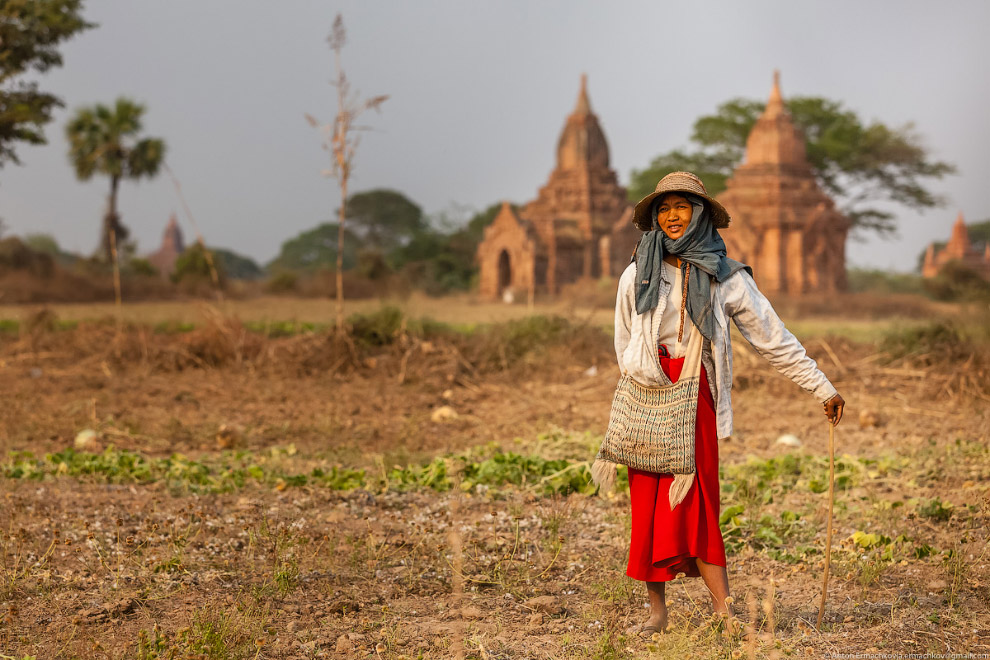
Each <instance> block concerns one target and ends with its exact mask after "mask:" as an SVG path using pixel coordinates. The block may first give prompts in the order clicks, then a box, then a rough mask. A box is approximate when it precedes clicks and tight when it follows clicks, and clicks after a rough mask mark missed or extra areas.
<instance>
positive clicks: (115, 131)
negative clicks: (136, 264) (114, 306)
mask: <svg viewBox="0 0 990 660" xmlns="http://www.w3.org/2000/svg"><path fill="white" fill-rule="evenodd" d="M144 111H145V108H144V106H143V105H141V104H139V103H135V102H134V101H131V100H130V99H126V98H118V99H117V102H116V103H115V105H114V106H113V107H112V108H111V107H108V106H105V105H102V104H97V105H95V106H93V107H91V108H80V109H79V110H77V111H76V114H75V116H74V117H73V118H72V119H71V120H70V121H69V123H68V125H66V129H65V133H66V137H68V140H69V159H70V160H71V161H72V165H73V167H75V170H76V176H77V177H78V178H79V179H80V180H82V181H88V180H89V179H90V178H92V176H93V175H94V174H105V175H107V176H109V177H110V197H109V204H108V208H107V212H106V215H105V216H104V219H103V231H102V233H101V243H102V247H103V252H104V255H105V257H106V259H107V261H110V260H111V252H112V241H114V240H116V242H118V243H119V242H121V241H123V240H124V239H126V238H127V235H128V231H127V229H126V228H125V227H124V226H123V225H122V224H121V223H120V216H119V215H118V214H117V188H118V187H119V185H120V182H121V180H122V179H133V180H137V179H140V178H142V177H148V178H151V177H153V176H155V175H156V174H157V173H158V168H159V167H160V166H161V164H162V161H163V160H164V158H165V143H164V142H163V141H162V140H161V139H158V138H141V139H139V138H138V135H139V133H140V132H141V117H142V115H144Z"/></svg>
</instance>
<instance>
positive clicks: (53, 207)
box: [0, 0, 990, 270]
mask: <svg viewBox="0 0 990 660" xmlns="http://www.w3.org/2000/svg"><path fill="white" fill-rule="evenodd" d="M936 4H937V3H932V2H927V1H926V2H906V1H903V0H902V1H898V2H864V1H856V2H853V1H836V0H832V1H829V2H820V3H813V2H793V1H780V2H770V1H753V0H749V1H747V2H739V1H738V0H726V1H723V2H691V3H672V2H660V1H653V2H616V1H613V2H608V3H605V2H590V1H589V2H576V1H573V0H572V1H564V0H555V1H550V0H526V1H523V0H519V1H503V2H494V1H489V2H480V1H479V2H474V1H470V0H419V1H417V2H399V1H398V0H396V1H393V2H384V1H372V0H355V1H353V2H318V1H315V0H314V1H303V0H282V1H280V2H271V1H270V0H250V1H248V0H169V2H162V1H152V0H88V2H86V8H85V15H86V17H87V18H88V19H89V20H91V21H93V22H96V23H98V24H99V27H97V28H95V29H92V30H89V31H87V32H84V33H82V34H81V35H80V36H77V37H76V38H75V39H73V40H72V41H71V42H69V43H68V44H66V45H65V46H64V48H63V54H64V57H65V66H64V67H63V68H61V69H58V70H55V71H53V72H51V73H49V74H48V75H46V76H44V77H43V79H42V84H43V88H44V89H46V90H48V91H51V92H53V93H55V94H57V95H59V96H61V97H62V98H63V99H64V100H65V102H66V106H67V107H66V108H65V109H64V110H62V111H60V112H58V113H57V114H56V117H55V121H54V122H53V123H52V124H50V125H49V126H48V128H47V130H46V132H47V136H48V139H49V144H48V145H47V146H44V147H31V146H21V147H19V148H18V152H19V154H20V156H21V159H22V161H23V165H22V166H20V167H16V166H13V165H8V166H7V167H6V168H4V169H2V170H0V217H2V218H3V219H4V220H5V222H6V223H7V225H8V226H9V227H10V230H11V231H12V232H14V233H19V234H24V233H31V232H46V233H51V234H54V235H55V236H56V237H57V238H58V240H59V242H60V244H61V245H62V246H63V247H65V248H67V249H70V250H76V251H81V252H86V253H88V252H91V251H92V250H93V249H94V248H95V247H96V245H97V239H98V231H99V227H100V217H101V214H102V212H103V209H104V206H105V198H106V194H107V190H108V188H109V184H108V182H107V181H106V180H105V179H103V178H95V179H93V180H91V181H90V182H87V183H81V182H78V181H77V180H76V179H75V176H74V174H73V171H72V169H71V168H70V166H69V163H68V160H67V157H66V153H67V145H66V142H65V139H64V137H63V131H64V125H65V121H66V118H67V117H68V115H69V113H70V112H71V111H72V110H73V109H74V108H76V107H79V106H82V105H88V104H93V103H97V102H102V103H110V102H112V101H113V100H114V99H115V98H117V97H118V96H120V95H126V96H130V97H132V98H134V99H137V100H138V101H141V102H143V103H145V104H147V107H148V112H147V115H146V121H145V132H146V134H147V135H150V136H160V137H163V138H164V139H165V140H166V142H167V144H168V153H167V160H168V162H169V164H170V165H171V167H172V169H173V170H174V172H175V173H176V175H177V176H178V178H179V179H180V181H181V182H182V186H183V192H184V194H185V196H186V198H187V199H188V202H189V205H190V207H191V210H192V213H193V215H194V216H195V217H196V220H197V221H198V223H199V225H200V227H201V229H202V230H203V233H204V234H205V236H206V239H207V242H208V243H210V244H212V245H218V246H224V247H229V248H231V249H234V250H236V251H238V252H241V253H243V254H246V255H249V256H251V257H253V258H255V259H257V260H258V261H259V262H265V261H267V260H269V259H271V258H272V257H273V256H275V254H276V253H277V251H278V248H279V245H280V244H281V242H282V241H284V240H286V239H288V238H290V237H292V236H294V235H295V234H297V233H298V232H300V231H302V230H305V229H309V228H311V227H313V226H315V225H316V224H318V223H319V222H323V221H326V220H328V219H330V217H331V214H332V213H333V211H334V209H336V208H337V206H338V204H339V201H340V200H339V194H338V192H337V188H336V183H335V182H334V181H333V180H331V179H327V178H325V177H323V176H321V174H320V171H321V170H322V169H324V168H326V167H328V164H329V158H328V155H327V153H326V152H325V151H323V150H322V149H321V147H320V141H319V136H318V134H317V132H316V131H315V130H314V129H312V128H311V127H310V126H309V125H308V124H307V123H306V121H305V120H304V118H303V114H304V113H307V112H308V113H311V114H313V115H315V116H316V117H318V118H320V119H323V120H327V119H329V118H331V117H332V115H333V112H334V107H335V105H334V104H335V96H334V88H333V87H331V86H330V85H329V84H328V81H329V79H330V77H331V76H332V65H333V61H332V57H331V51H330V50H329V48H328V46H327V43H326V36H327V34H328V32H329V30H330V26H331V24H332V22H333V18H334V15H335V14H336V13H337V12H338V11H340V12H342V13H343V16H344V21H345V25H346V28H347V32H348V37H349V43H348V45H347V46H346V48H345V49H344V67H345V69H346V71H347V72H348V74H349V76H350V78H351V80H352V81H353V83H354V85H355V86H356V87H357V88H358V89H359V90H360V91H361V92H362V93H363V94H364V95H365V96H371V95H377V94H389V95H390V96H391V98H390V99H389V100H388V101H387V102H386V103H385V105H384V106H383V107H382V112H381V114H375V113H371V114H369V115H368V116H367V118H366V119H367V122H366V123H367V124H369V125H371V126H372V127H374V131H372V132H368V133H365V134H364V135H363V137H362V143H361V145H360V147H359V152H358V155H357V162H356V170H355V172H354V176H353V180H352V190H353V191H360V190H367V189H371V188H376V187H387V188H394V189H396V190H399V191H401V192H403V193H404V194H406V195H407V196H409V197H410V198H411V199H412V200H414V201H415V202H417V203H418V204H420V205H421V206H422V207H423V209H424V211H426V212H427V213H437V212H440V211H445V210H448V211H449V210H451V209H456V208H461V209H463V208H464V207H469V208H473V209H481V208H484V207H485V206H487V205H489V204H491V203H493V202H495V201H498V200H502V199H508V200H512V201H516V202H526V201H528V200H530V199H532V198H533V197H535V195H536V192H537V189H538V188H539V186H541V185H543V183H544V182H545V181H546V178H547V175H548V174H549V172H550V170H551V169H552V168H553V165H554V157H555V149H556V142H557V137H558V135H559V133H560V130H561V128H562V127H563V124H564V120H565V118H566V116H567V115H568V113H570V111H571V109H572V108H573V106H574V102H575V99H576V95H577V91H578V84H579V79H580V75H581V73H582V72H586V73H587V74H588V81H589V82H588V86H589V93H590V97H591V103H592V108H593V109H594V111H595V112H596V113H597V114H598V116H599V119H600V120H601V123H602V126H603V128H604V130H605V134H606V136H607V138H608V140H609V144H610V147H611V155H612V166H613V168H614V169H615V170H616V171H617V172H618V174H619V179H620V181H621V182H622V183H623V184H625V183H628V180H629V173H630V170H631V169H632V168H642V167H644V166H645V165H647V164H648V163H649V161H650V160H651V159H652V158H653V157H654V156H655V155H657V154H659V153H661V152H664V151H667V150H670V149H672V148H675V147H683V146H686V145H687V142H688V138H689V136H690V132H691V126H692V124H693V122H694V120H695V119H696V118H697V117H698V116H700V115H702V114H706V113H710V112H712V111H713V110H714V109H715V108H716V106H717V105H718V104H719V103H721V102H723V101H725V100H727V99H729V98H732V97H737V96H743V97H749V98H760V99H762V98H765V97H766V95H767V93H768V92H769V89H770V84H771V79H772V72H773V70H774V69H775V68H779V69H780V70H781V76H782V90H783V93H784V96H785V97H787V96H788V95H815V96H825V97H828V98H832V99H837V100H841V101H842V102H844V103H845V104H846V106H847V107H848V108H850V109H852V110H854V111H855V112H857V113H858V114H859V115H860V116H861V117H862V118H863V119H864V120H870V119H879V120H881V121H883V122H885V123H887V124H889V125H893V126H901V125H904V124H906V123H908V122H913V123H914V124H915V127H916V131H917V132H918V134H920V135H921V136H922V138H923V140H924V143H925V144H926V145H927V146H928V147H929V148H930V149H931V152H932V154H933V156H934V157H935V158H938V159H942V160H947V161H949V162H952V163H954V164H956V165H957V166H958V168H959V174H958V175H956V176H953V177H949V178H946V179H944V180H942V181H941V182H936V183H935V184H933V186H932V187H933V188H934V189H935V190H936V191H938V192H940V193H942V194H944V195H945V196H946V197H947V199H948V206H947V207H945V208H942V209H936V210H933V211H928V212H926V213H925V214H923V215H919V214H915V213H912V212H908V211H903V212H901V213H900V220H901V223H900V226H901V230H900V235H899V237H898V238H897V239H895V240H887V241H881V240H877V239H874V238H870V239H869V240H857V239H856V238H852V239H850V243H849V250H848V256H849V260H850V262H851V263H852V264H853V265H859V266H863V265H868V266H872V267H878V268H895V269H899V270H908V269H910V268H913V266H914V264H915V258H916V255H917V254H918V252H920V251H921V250H922V249H923V247H924V246H925V244H927V243H928V242H929V241H931V240H935V239H945V238H946V237H948V234H949V230H950V227H951V224H952V222H953V221H954V219H955V217H956V214H957V212H958V211H959V210H962V211H963V212H964V213H965V215H966V218H967V219H968V220H970V221H977V220H983V219H986V218H988V217H990V193H988V191H987V182H988V181H990V144H988V142H990V139H988V137H990V131H988V127H987V119H986V117H987V116H988V108H990V76H988V75H987V73H986V66H987V63H988V55H990V40H988V39H987V38H986V35H985V30H986V26H987V25H990V3H988V2H984V1H982V0H974V1H972V2H953V3H951V4H947V5H945V6H944V7H938V6H936ZM120 211H121V214H122V220H123V222H124V223H125V224H126V225H127V226H128V227H130V228H131V231H132V236H133V237H134V238H136V239H137V241H138V247H139V252H141V253H146V252H149V251H152V250H154V249H156V248H157V246H158V244H159V242H160V240H161V233H162V230H163V228H164V226H165V223H166V222H167V220H168V217H169V215H170V213H172V212H173V211H175V212H176V213H177V214H179V216H180V222H182V223H183V227H184V229H185V230H186V235H187V237H190V236H191V235H192V230H191V228H190V227H189V224H188V222H187V221H186V220H185V218H184V217H183V216H182V209H181V206H180V203H179V201H178V199H177V197H176V195H175V191H174V189H173V187H172V184H171V182H170V181H169V179H168V177H167V176H164V175H162V176H160V177H159V178H157V179H155V180H153V181H150V182H142V183H140V184H134V183H125V184H123V185H122V187H121V190H120ZM730 211H731V209H730Z"/></svg>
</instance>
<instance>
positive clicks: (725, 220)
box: [633, 172, 731, 231]
mask: <svg viewBox="0 0 990 660" xmlns="http://www.w3.org/2000/svg"><path fill="white" fill-rule="evenodd" d="M669 192H686V193H691V194H692V195H697V196H698V197H701V198H703V199H705V200H706V201H707V202H708V208H709V209H711V213H712V223H713V224H714V225H715V228H716V229H722V228H724V227H728V226H729V221H730V220H731V218H729V212H728V211H726V210H725V207H724V206H722V205H721V204H719V203H718V202H716V201H715V200H714V199H712V198H711V197H709V195H708V191H707V190H705V184H703V183H702V182H701V179H699V178H698V177H697V176H695V175H694V174H691V173H690V172H671V173H670V174H668V175H667V176H665V177H664V178H662V179H660V182H659V183H658V184H657V189H656V192H652V193H650V194H649V195H647V196H646V197H644V198H643V199H641V200H639V203H638V204H636V211H635V212H634V213H633V224H634V225H636V228H637V229H639V230H641V231H650V230H651V229H653V218H652V217H650V206H652V205H653V200H654V199H656V198H657V197H660V196H661V195H663V194H666V193H669Z"/></svg>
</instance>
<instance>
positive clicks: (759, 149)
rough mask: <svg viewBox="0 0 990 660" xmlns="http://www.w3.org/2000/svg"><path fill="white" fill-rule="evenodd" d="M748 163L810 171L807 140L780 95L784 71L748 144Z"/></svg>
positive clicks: (775, 80)
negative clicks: (793, 167)
mask: <svg viewBox="0 0 990 660" xmlns="http://www.w3.org/2000/svg"><path fill="white" fill-rule="evenodd" d="M746 162H747V163H748V164H764V165H794V166H799V167H802V168H806V167H808V158H807V153H806V151H805V146H804V136H803V135H801V131H800V130H798V127H797V126H796V125H795V124H794V120H793V119H792V118H791V113H789V112H788V111H787V106H786V105H785V104H784V98H783V96H782V95H781V93H780V71H774V72H773V87H772V88H771V89H770V98H769V99H767V106H766V109H765V110H764V111H763V114H762V115H760V118H759V119H757V120H756V124H754V125H753V130H752V131H751V132H750V134H749V139H748V140H746Z"/></svg>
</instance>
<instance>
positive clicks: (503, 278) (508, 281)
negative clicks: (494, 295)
mask: <svg viewBox="0 0 990 660" xmlns="http://www.w3.org/2000/svg"><path fill="white" fill-rule="evenodd" d="M511 286H512V265H511V264H510V262H509V251H508V250H502V252H501V253H499V255H498V295H500V296H501V295H502V294H503V293H505V290H506V289H508V288H509V287H511Z"/></svg>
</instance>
